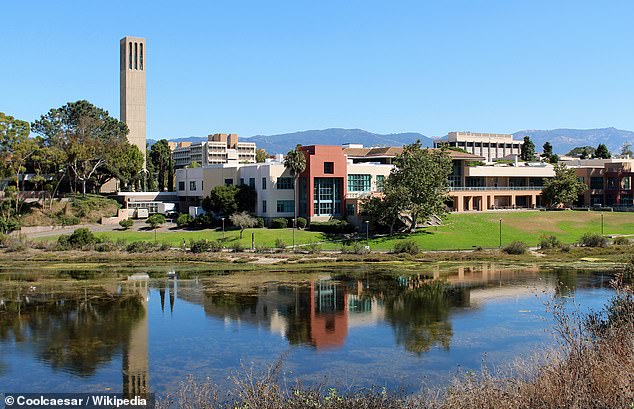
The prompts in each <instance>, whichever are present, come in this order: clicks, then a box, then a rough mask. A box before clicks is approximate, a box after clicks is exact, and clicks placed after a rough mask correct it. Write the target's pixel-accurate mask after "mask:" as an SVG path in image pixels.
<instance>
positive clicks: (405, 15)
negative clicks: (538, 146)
mask: <svg viewBox="0 0 634 409" xmlns="http://www.w3.org/2000/svg"><path fill="white" fill-rule="evenodd" d="M0 9H1V10H2V15H3V18H2V24H0V38H1V39H2V44H3V47H2V48H3V52H2V56H3V58H2V60H3V61H2V62H1V63H0V78H2V87H1V88H0V111H3V112H6V113H8V114H11V115H13V116H16V117H19V118H21V119H25V120H29V121H32V120H34V119H36V118H38V117H39V115H41V114H43V113H45V112H46V111H48V110H49V109H50V108H52V107H58V106H61V105H63V104H64V103H66V102H68V101H74V100H78V99H87V100H89V101H91V102H93V103H94V104H96V105H98V106H101V107H103V108H105V109H107V110H108V111H110V113H111V114H112V115H113V116H116V117H118V116H119V95H118V93H119V69H118V67H119V66H118V56H119V54H118V45H119V39H120V38H121V37H123V36H124V35H134V36H142V37H146V39H147V43H148V45H147V57H146V66H147V85H148V89H147V98H148V108H147V120H148V135H147V136H148V138H153V139H159V138H174V137H184V136H204V135H206V134H208V133H212V132H237V133H239V134H240V135H243V136H252V135H256V134H274V133H283V132H293V131H297V130H307V129H322V128H330V127H344V128H362V129H365V130H368V131H373V132H379V133H391V132H406V131H412V132H421V133H423V134H425V135H428V136H440V135H444V134H446V133H447V132H449V131H452V130H471V131H480V132H513V131H517V130H520V129H551V128H558V127H571V128H598V127H608V126H615V127H617V128H622V129H630V130H634V115H632V108H633V99H634V25H633V24H632V23H631V19H632V16H634V2H631V1H623V2H617V1H611V2H585V1H574V2H573V1H570V2H568V1H510V0H507V1H450V0H449V1H429V2H427V1H411V2H410V1H396V0H395V1H368V0H366V1H325V0H321V1H303V0H295V1H240V0H235V1H209V2H185V1H184V2H160V1H147V2H142V1H125V2H117V1H108V2H92V1H56V2H47V1H26V0H22V1H7V2H4V4H3V5H2V6H1V8H0Z"/></svg>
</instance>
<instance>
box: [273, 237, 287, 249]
mask: <svg viewBox="0 0 634 409" xmlns="http://www.w3.org/2000/svg"><path fill="white" fill-rule="evenodd" d="M275 248H278V249H285V248H286V243H284V240H282V239H280V238H279V237H278V238H277V239H275Z"/></svg>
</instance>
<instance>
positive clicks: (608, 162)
mask: <svg viewBox="0 0 634 409" xmlns="http://www.w3.org/2000/svg"><path fill="white" fill-rule="evenodd" d="M563 163H565V164H566V166H568V167H571V168H574V169H575V173H576V174H577V179H578V180H579V181H580V182H583V183H585V185H586V186H587V190H586V191H585V192H584V193H583V194H582V195H580V196H579V199H578V200H577V203H575V204H576V205H577V206H584V207H601V206H607V207H624V208H627V207H632V206H633V205H634V203H633V199H634V186H633V185H632V182H633V181H634V180H633V179H634V159H630V158H627V157H626V158H612V159H573V160H568V161H564V162H563Z"/></svg>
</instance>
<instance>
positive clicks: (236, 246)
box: [229, 241, 244, 253]
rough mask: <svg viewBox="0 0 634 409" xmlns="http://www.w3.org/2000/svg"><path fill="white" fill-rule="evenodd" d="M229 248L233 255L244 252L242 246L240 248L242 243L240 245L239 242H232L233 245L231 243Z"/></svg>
mask: <svg viewBox="0 0 634 409" xmlns="http://www.w3.org/2000/svg"><path fill="white" fill-rule="evenodd" d="M229 248H230V249H231V251H233V252H234V253H241V252H243V251H244V246H242V243H240V242H239V241H234V242H233V243H231V246H229Z"/></svg>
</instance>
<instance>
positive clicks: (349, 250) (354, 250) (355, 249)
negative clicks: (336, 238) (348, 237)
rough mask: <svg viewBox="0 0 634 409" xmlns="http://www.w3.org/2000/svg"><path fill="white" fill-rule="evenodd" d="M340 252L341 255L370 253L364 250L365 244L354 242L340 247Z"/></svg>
mask: <svg viewBox="0 0 634 409" xmlns="http://www.w3.org/2000/svg"><path fill="white" fill-rule="evenodd" d="M341 252H342V253H343V254H368V253H369V252H370V251H369V250H368V249H367V248H366V246H365V244H363V243H362V242H360V241H355V242H353V243H352V244H350V245H345V244H344V245H343V246H341Z"/></svg>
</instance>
